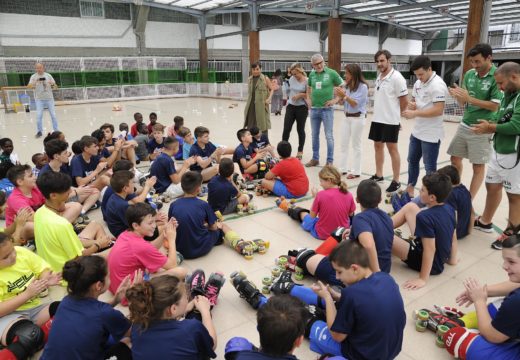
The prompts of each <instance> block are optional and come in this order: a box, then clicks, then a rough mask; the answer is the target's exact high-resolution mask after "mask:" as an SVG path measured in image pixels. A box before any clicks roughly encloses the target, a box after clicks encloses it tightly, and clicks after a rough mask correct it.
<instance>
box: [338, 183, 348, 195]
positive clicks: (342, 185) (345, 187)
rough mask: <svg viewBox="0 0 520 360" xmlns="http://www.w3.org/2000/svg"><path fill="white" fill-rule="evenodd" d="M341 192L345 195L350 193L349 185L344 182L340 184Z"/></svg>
mask: <svg viewBox="0 0 520 360" xmlns="http://www.w3.org/2000/svg"><path fill="white" fill-rule="evenodd" d="M339 191H341V192H342V193H344V194H346V193H348V185H347V183H346V182H345V181H343V180H341V181H340V182H339Z"/></svg>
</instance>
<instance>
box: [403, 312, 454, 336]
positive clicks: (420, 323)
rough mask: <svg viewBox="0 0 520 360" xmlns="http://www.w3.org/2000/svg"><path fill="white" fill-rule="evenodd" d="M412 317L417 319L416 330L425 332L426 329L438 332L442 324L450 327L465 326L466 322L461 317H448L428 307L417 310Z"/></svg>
mask: <svg viewBox="0 0 520 360" xmlns="http://www.w3.org/2000/svg"><path fill="white" fill-rule="evenodd" d="M412 318H413V319H414V320H415V330H417V331H419V332H424V331H425V330H426V329H429V330H431V331H433V332H437V330H438V328H439V326H441V325H444V326H447V327H448V329H452V328H454V327H460V326H464V322H463V321H462V320H460V319H457V318H455V317H448V316H446V315H443V314H439V313H437V312H434V311H431V310H428V309H421V310H415V311H414V312H413V313H412Z"/></svg>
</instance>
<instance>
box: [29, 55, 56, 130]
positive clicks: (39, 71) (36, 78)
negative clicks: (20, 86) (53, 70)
mask: <svg viewBox="0 0 520 360" xmlns="http://www.w3.org/2000/svg"><path fill="white" fill-rule="evenodd" d="M35 68H36V73H35V74H33V75H32V76H31V79H30V80H29V84H28V85H27V87H28V88H29V89H34V100H35V102H36V120H37V127H38V132H37V133H36V137H37V138H39V137H41V136H42V133H43V125H42V119H43V109H44V108H45V107H46V108H47V109H48V110H49V114H51V119H52V128H53V130H54V131H57V130H58V120H56V112H55V111H54V97H53V95H52V89H56V88H57V86H56V81H54V78H53V77H52V75H51V74H49V73H46V72H45V67H44V66H43V64H42V63H37V64H36V66H35Z"/></svg>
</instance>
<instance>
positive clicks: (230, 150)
mask: <svg viewBox="0 0 520 360" xmlns="http://www.w3.org/2000/svg"><path fill="white" fill-rule="evenodd" d="M234 152H235V148H231V147H226V148H225V149H224V152H223V153H222V155H233V153H234Z"/></svg>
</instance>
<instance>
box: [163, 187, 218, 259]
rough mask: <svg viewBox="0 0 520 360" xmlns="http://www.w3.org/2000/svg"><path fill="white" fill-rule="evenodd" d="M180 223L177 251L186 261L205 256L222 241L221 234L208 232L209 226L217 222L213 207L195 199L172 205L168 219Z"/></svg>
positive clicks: (179, 200)
mask: <svg viewBox="0 0 520 360" xmlns="http://www.w3.org/2000/svg"><path fill="white" fill-rule="evenodd" d="M171 217H174V218H175V219H177V221H178V222H179V227H178V228H177V241H176V244H177V251H178V252H180V253H181V254H182V255H183V256H184V257H185V258H186V259H194V258H198V257H200V256H204V255H206V254H207V253H209V252H210V251H211V249H212V248H213V246H215V244H216V243H217V241H218V240H219V239H220V234H221V232H220V231H219V230H217V231H210V230H208V228H207V226H205V224H206V223H207V224H208V225H213V224H214V223H215V222H216V221H217V216H216V215H215V213H214V212H213V209H211V206H209V204H208V203H207V202H205V201H203V200H200V199H197V198H194V197H185V198H180V199H177V200H176V201H174V202H173V203H171V205H170V210H169V211H168V218H171Z"/></svg>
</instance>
